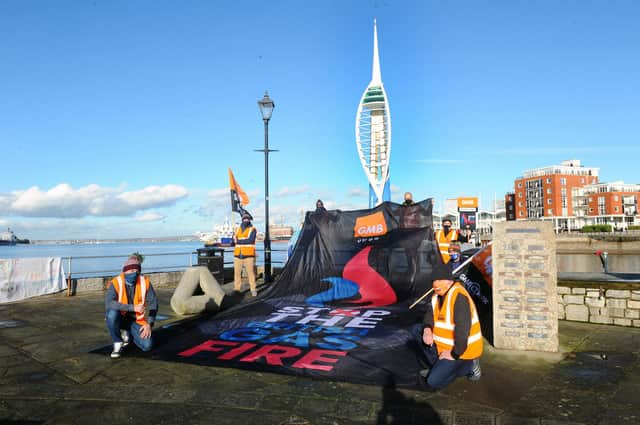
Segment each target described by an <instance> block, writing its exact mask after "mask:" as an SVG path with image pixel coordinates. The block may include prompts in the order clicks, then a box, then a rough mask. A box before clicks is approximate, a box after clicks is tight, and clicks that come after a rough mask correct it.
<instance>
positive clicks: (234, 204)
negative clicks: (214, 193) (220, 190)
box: [229, 168, 249, 214]
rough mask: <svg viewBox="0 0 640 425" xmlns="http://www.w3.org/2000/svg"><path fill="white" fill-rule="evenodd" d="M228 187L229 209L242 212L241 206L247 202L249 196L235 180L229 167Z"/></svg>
mask: <svg viewBox="0 0 640 425" xmlns="http://www.w3.org/2000/svg"><path fill="white" fill-rule="evenodd" d="M229 189H230V190H231V211H237V212H239V213H240V214H242V213H243V212H244V208H242V207H243V206H244V205H247V204H248V203H249V196H247V193H246V192H245V191H244V190H242V188H241V187H240V185H239V184H238V182H237V181H236V178H235V177H234V176H233V172H232V171H231V168H229Z"/></svg>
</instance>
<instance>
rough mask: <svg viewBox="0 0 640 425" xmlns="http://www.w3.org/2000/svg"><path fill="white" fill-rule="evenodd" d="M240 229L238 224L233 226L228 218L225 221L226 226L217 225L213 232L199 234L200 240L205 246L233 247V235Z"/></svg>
mask: <svg viewBox="0 0 640 425" xmlns="http://www.w3.org/2000/svg"><path fill="white" fill-rule="evenodd" d="M237 228H238V224H237V223H233V224H231V221H230V220H229V218H228V217H226V218H225V219H224V224H216V225H215V226H213V231H211V232H204V233H199V235H198V237H199V239H200V240H201V241H202V242H204V246H218V247H226V246H233V245H234V243H233V235H234V234H235V233H236V229H237Z"/></svg>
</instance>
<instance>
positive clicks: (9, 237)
mask: <svg viewBox="0 0 640 425" xmlns="http://www.w3.org/2000/svg"><path fill="white" fill-rule="evenodd" d="M19 243H25V244H27V243H29V239H19V238H18V237H17V236H16V235H15V233H13V230H11V229H10V228H7V231H6V232H2V233H0V245H15V244H19Z"/></svg>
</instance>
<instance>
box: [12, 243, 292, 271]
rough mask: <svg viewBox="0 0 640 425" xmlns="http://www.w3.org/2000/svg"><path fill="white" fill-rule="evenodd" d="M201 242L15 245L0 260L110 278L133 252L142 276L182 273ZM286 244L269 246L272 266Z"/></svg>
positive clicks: (227, 253) (227, 258) (227, 260)
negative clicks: (40, 262) (39, 261)
mask: <svg viewBox="0 0 640 425" xmlns="http://www.w3.org/2000/svg"><path fill="white" fill-rule="evenodd" d="M199 248H204V246H203V244H202V242H198V241H191V242H179V241H175V242H168V241H162V242H121V243H90V244H89V243H87V244H82V243H75V244H18V245H14V246H0V259H10V258H34V257H35V258H37V257H44V258H47V257H62V258H63V268H64V270H65V273H69V269H71V273H72V275H73V276H74V277H92V276H112V275H115V274H118V273H119V272H120V270H122V264H123V263H124V262H125V261H126V259H127V257H128V256H129V255H131V254H132V253H134V252H138V253H140V254H142V255H143V256H144V257H145V259H144V261H143V263H142V271H143V272H145V271H146V272H160V271H176V270H184V269H185V268H187V267H190V266H192V265H197V264H198V255H197V249H199ZM256 250H257V259H256V263H257V264H258V265H263V264H264V252H263V251H264V248H263V245H262V243H257V244H256ZM286 250H287V244H286V243H284V244H283V243H273V242H272V243H271V251H272V253H271V263H272V265H273V266H275V267H278V266H282V265H283V264H284V262H285V261H286V257H287V253H286ZM224 264H225V267H232V266H233V248H224Z"/></svg>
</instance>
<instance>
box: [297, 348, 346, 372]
mask: <svg viewBox="0 0 640 425" xmlns="http://www.w3.org/2000/svg"><path fill="white" fill-rule="evenodd" d="M327 355H334V356H346V355H347V352H346V351H335V350H311V351H309V352H308V353H307V354H305V355H304V357H302V358H301V359H300V360H298V361H297V362H295V363H294V364H293V367H296V368H300V369H316V370H324V371H326V372H328V371H330V370H331V369H333V366H327V365H322V364H315V362H324V363H336V362H337V361H338V360H340V359H339V358H336V357H326V356H327Z"/></svg>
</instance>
